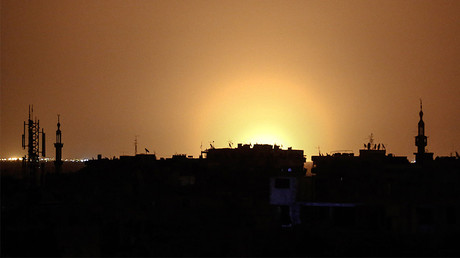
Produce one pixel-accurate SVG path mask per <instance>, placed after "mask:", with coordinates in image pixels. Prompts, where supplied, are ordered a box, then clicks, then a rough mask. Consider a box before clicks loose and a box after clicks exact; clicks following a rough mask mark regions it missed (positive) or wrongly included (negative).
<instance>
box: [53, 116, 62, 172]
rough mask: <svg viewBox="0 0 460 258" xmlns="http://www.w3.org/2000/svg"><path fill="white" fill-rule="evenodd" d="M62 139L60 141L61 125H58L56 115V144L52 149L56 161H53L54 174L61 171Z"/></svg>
mask: <svg viewBox="0 0 460 258" xmlns="http://www.w3.org/2000/svg"><path fill="white" fill-rule="evenodd" d="M63 145H64V144H62V139H61V123H59V115H58V122H57V130H56V143H55V144H54V147H55V148H56V160H55V161H54V166H55V168H56V173H60V172H61V169H62V146H63Z"/></svg>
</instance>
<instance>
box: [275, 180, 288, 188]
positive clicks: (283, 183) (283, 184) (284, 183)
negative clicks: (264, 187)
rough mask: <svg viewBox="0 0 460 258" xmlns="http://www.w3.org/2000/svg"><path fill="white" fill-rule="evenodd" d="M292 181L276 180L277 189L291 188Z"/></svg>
mask: <svg viewBox="0 0 460 258" xmlns="http://www.w3.org/2000/svg"><path fill="white" fill-rule="evenodd" d="M290 183H291V181H290V180H289V178H277V179H276V180H275V188H281V189H286V188H290Z"/></svg>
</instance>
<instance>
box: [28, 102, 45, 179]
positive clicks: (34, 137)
mask: <svg viewBox="0 0 460 258" xmlns="http://www.w3.org/2000/svg"><path fill="white" fill-rule="evenodd" d="M33 116H34V106H33V105H32V109H31V106H30V105H29V119H28V120H27V123H26V122H25V121H24V132H23V134H22V148H23V149H26V148H27V164H28V167H29V175H28V176H31V177H36V173H37V168H38V164H39V157H40V154H41V155H42V156H43V157H45V155H46V152H45V132H44V130H43V129H42V131H41V135H42V146H41V151H40V120H37V118H35V119H33ZM26 127H27V144H26Z"/></svg>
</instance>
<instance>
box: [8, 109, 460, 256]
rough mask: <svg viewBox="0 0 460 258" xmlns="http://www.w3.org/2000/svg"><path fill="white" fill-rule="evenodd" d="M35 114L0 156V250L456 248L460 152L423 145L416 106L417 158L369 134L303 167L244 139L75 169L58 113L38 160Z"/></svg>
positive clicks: (458, 251) (416, 251)
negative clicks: (9, 157) (13, 148)
mask: <svg viewBox="0 0 460 258" xmlns="http://www.w3.org/2000/svg"><path fill="white" fill-rule="evenodd" d="M32 114H33V106H32V107H29V119H28V122H27V123H26V122H24V135H23V137H22V138H23V147H24V148H25V149H26V148H27V156H25V157H24V158H23V160H22V161H16V162H14V163H13V165H11V164H10V165H9V166H2V185H1V187H2V195H1V196H2V249H1V250H2V256H380V255H384V256H458V255H460V248H459V247H458V244H457V242H456V239H457V238H456V236H458V234H459V233H460V223H459V222H460V217H459V216H460V203H459V202H458V200H459V199H460V190H459V188H458V184H459V183H460V173H459V172H460V158H459V156H458V153H457V154H456V156H448V157H439V156H438V157H436V158H433V153H428V152H426V150H425V147H426V146H427V145H428V142H427V136H426V135H425V130H424V129H425V124H424V121H423V111H422V103H420V112H419V122H418V125H417V129H418V130H417V132H418V134H417V135H416V136H415V146H416V148H417V152H415V153H414V154H415V158H416V161H415V163H410V162H409V161H408V159H407V157H403V156H395V155H393V154H387V153H386V151H387V149H386V147H385V145H384V144H383V143H375V142H374V138H373V135H372V134H371V135H370V137H369V142H367V143H365V144H364V148H362V149H361V150H360V151H359V155H358V156H355V155H354V153H353V152H349V151H345V152H335V153H331V154H329V153H326V154H322V153H319V155H314V156H312V157H311V160H312V161H313V164H312V167H311V168H310V169H308V168H306V166H305V164H306V163H305V162H306V156H305V155H304V151H303V150H294V149H292V148H287V149H283V148H281V147H280V146H278V145H268V144H254V145H252V144H241V143H239V144H238V145H237V146H236V147H233V145H232V143H229V147H228V148H216V147H215V146H214V145H213V144H210V147H209V148H208V149H206V150H203V151H202V152H201V155H200V156H199V157H198V158H193V157H191V156H187V155H185V154H176V155H173V156H172V157H171V158H157V157H156V155H155V154H150V153H149V152H148V150H147V149H146V150H145V153H143V154H135V155H134V156H128V155H122V156H120V157H114V158H111V159H108V158H103V157H102V155H98V157H97V159H91V160H88V161H86V162H85V164H84V165H83V166H82V165H80V166H81V167H80V168H73V169H72V168H70V167H66V163H67V162H63V161H62V160H61V157H62V151H63V142H62V138H61V137H62V134H65V132H62V131H61V129H60V126H61V124H60V121H59V116H58V119H57V130H56V143H54V147H55V151H56V156H55V157H56V159H55V161H54V162H53V163H52V164H49V163H48V162H45V161H40V159H39V158H38V156H39V154H43V155H44V150H45V148H46V147H45V146H44V145H42V146H41V148H39V135H40V134H42V137H43V138H44V137H45V136H44V130H43V129H42V131H40V127H39V120H32V119H31V117H33V115H32ZM414 126H415V125H414ZM26 132H27V133H26ZM26 135H27V136H28V137H26ZM25 139H28V141H27V142H26V141H25ZM67 148H71V146H68V147H67ZM135 148H136V152H137V138H136V143H135ZM4 163H8V162H4ZM14 164H16V167H15V166H14ZM66 170H68V171H66Z"/></svg>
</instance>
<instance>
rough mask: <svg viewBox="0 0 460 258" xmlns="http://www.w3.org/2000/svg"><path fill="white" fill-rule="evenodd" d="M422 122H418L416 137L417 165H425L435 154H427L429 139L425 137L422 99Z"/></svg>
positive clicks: (420, 114)
mask: <svg viewBox="0 0 460 258" xmlns="http://www.w3.org/2000/svg"><path fill="white" fill-rule="evenodd" d="M419 116H420V120H419V121H418V135H417V136H415V146H417V152H416V153H414V154H415V161H416V162H417V163H423V162H424V161H426V160H429V159H431V160H433V153H427V152H425V147H426V145H427V137H426V136H425V122H423V110H422V100H421V99H420V112H419Z"/></svg>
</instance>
